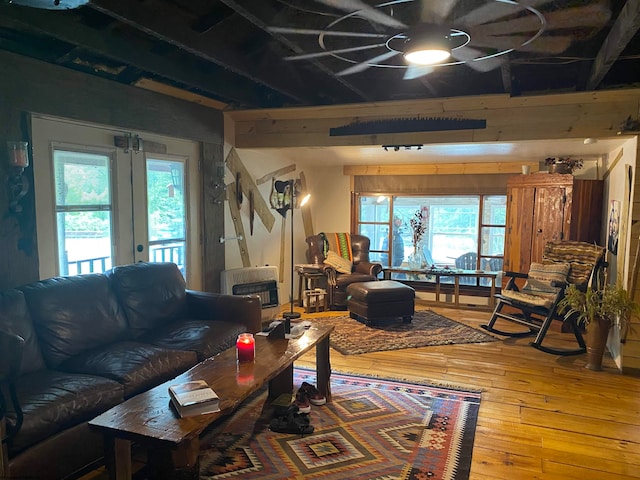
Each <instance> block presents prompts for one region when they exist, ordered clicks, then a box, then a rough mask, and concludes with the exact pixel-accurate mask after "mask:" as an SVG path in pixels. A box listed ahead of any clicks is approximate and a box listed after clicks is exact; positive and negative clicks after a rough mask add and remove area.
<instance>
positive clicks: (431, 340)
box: [312, 310, 499, 355]
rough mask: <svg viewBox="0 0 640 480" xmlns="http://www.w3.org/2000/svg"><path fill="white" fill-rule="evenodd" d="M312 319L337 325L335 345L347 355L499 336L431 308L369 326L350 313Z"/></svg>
mask: <svg viewBox="0 0 640 480" xmlns="http://www.w3.org/2000/svg"><path fill="white" fill-rule="evenodd" d="M312 321H313V322H320V323H324V324H330V325H334V326H335V327H336V328H335V330H334V331H333V332H332V333H331V338H330V340H331V346H332V347H333V348H335V349H336V350H337V351H338V352H340V353H342V354H343V355H354V354H359V353H370V352H382V351H385V350H400V349H403V348H415V347H427V346H432V345H451V344H454V343H483V342H496V341H498V340H499V339H498V338H496V337H493V336H491V335H488V334H486V333H485V332H483V331H481V330H476V329H475V328H472V327H469V326H467V325H463V324H462V323H458V322H455V321H453V320H451V319H449V318H447V317H443V316H442V315H438V314H437V313H434V312H432V311H431V310H417V311H416V312H415V315H414V316H413V320H412V321H411V323H402V320H397V321H394V322H390V323H387V324H382V325H374V326H366V325H364V324H363V323H361V322H358V321H357V320H354V319H352V318H351V317H349V316H348V315H344V316H339V317H318V318H314V319H313V320H312Z"/></svg>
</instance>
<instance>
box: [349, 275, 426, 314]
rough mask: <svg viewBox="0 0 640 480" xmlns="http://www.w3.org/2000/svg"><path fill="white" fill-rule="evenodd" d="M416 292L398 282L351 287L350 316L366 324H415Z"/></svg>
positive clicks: (353, 284)
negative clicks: (397, 320)
mask: <svg viewBox="0 0 640 480" xmlns="http://www.w3.org/2000/svg"><path fill="white" fill-rule="evenodd" d="M415 297H416V291H415V290H414V289H413V288H411V287H410V286H408V285H405V284H404V283H400V282H396V281H395V280H380V281H377V282H358V283H352V284H351V285H349V286H348V287H347V298H348V300H347V308H348V309H349V316H350V317H351V318H355V319H356V320H358V321H359V322H363V323H365V324H367V325H368V324H370V323H378V322H381V321H383V320H395V319H397V318H402V321H403V322H405V323H409V322H411V319H412V318H413V313H414V308H415Z"/></svg>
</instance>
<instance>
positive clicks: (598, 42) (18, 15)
mask: <svg viewBox="0 0 640 480" xmlns="http://www.w3.org/2000/svg"><path fill="white" fill-rule="evenodd" d="M15 1H16V2H18V3H20V2H22V3H29V2H30V3H31V4H36V5H39V6H43V5H45V6H48V5H47V4H48V3H53V2H54V1H55V0H15ZM364 1H366V3H368V4H369V5H372V6H375V8H376V9H377V10H379V11H381V12H382V13H384V14H385V15H388V16H390V15H397V16H398V17H397V18H400V19H402V20H403V21H404V22H405V23H407V24H408V23H411V21H412V20H411V19H412V18H414V17H415V15H416V11H415V10H412V8H413V9H415V8H416V6H417V5H418V4H419V3H420V0H404V1H401V2H398V1H396V2H393V3H394V4H393V5H392V6H390V7H388V6H381V0H378V1H375V0H364ZM424 1H427V0H424ZM438 1H441V0H438ZM80 3H83V2H80ZM327 3H331V2H329V1H328V0H320V1H318V0H90V1H89V3H87V4H85V5H83V6H80V7H78V8H75V9H68V10H49V9H43V8H33V7H28V6H21V5H16V4H13V3H10V0H0V49H4V50H9V51H12V52H16V53H19V54H22V55H26V56H29V57H33V58H37V59H40V60H43V61H46V62H50V63H53V64H57V65H61V66H64V67H67V68H72V69H75V70H80V71H83V72H86V73H88V74H91V75H98V76H101V77H104V78H108V79H111V80H113V81H116V82H121V83H125V84H130V85H139V86H140V85H144V84H145V82H148V83H149V82H150V83H152V84H155V85H168V86H171V87H176V88H177V89H180V90H183V91H186V92H190V93H194V94H198V95H201V96H204V97H208V98H211V99H214V100H217V101H220V102H222V103H224V104H226V105H228V108H234V109H235V108H261V107H281V106H308V105H331V104H345V103H359V102H374V101H387V100H411V99H421V98H438V97H454V96H463V95H484V94H501V93H508V94H510V95H513V96H520V95H531V94H541V93H554V92H558V93H560V92H570V91H581V90H597V89H612V88H622V87H637V86H638V85H639V84H640V35H639V34H638V33H637V31H638V27H639V26H640V19H639V18H640V0H626V1H624V0H611V1H609V0H597V1H579V0H561V1H553V2H551V1H544V0H527V1H524V0H522V1H521V2H520V4H527V5H532V6H534V7H535V8H536V9H537V10H538V11H539V12H540V13H541V14H542V15H543V16H544V19H545V23H546V28H545V31H544V33H543V34H542V35H541V36H540V37H539V38H537V39H535V40H534V41H533V42H531V44H529V45H528V46H526V47H522V48H517V49H516V50H514V51H512V52H510V53H508V54H505V55H502V56H501V57H500V60H501V62H500V64H499V66H497V67H496V68H494V69H492V70H490V71H486V72H483V71H478V70H476V69H474V68H470V67H469V65H468V64H459V65H449V66H442V67H436V68H435V69H434V71H433V72H432V73H430V74H429V75H425V76H422V77H419V78H415V79H408V80H407V79H404V78H403V77H404V76H405V73H406V68H405V67H403V66H402V65H400V64H399V63H398V62H399V61H400V60H401V55H398V56H397V58H394V59H393V61H391V60H389V61H388V65H393V68H391V67H389V68H387V67H385V66H382V67H380V66H372V67H369V68H364V69H363V70H362V71H360V72H357V73H353V74H350V75H341V74H340V72H342V71H344V70H345V69H346V68H347V67H349V66H353V65H354V64H358V63H359V62H366V61H368V60H370V59H371V58H373V57H374V56H376V55H377V54H379V52H377V53H369V51H371V52H373V50H366V51H363V52H360V51H358V52H349V53H347V54H345V55H344V57H346V58H347V60H344V59H341V58H336V57H334V56H332V55H322V56H319V57H315V58H307V59H302V60H301V59H297V60H287V59H286V57H290V56H295V55H301V54H310V53H321V52H322V51H323V50H322V46H321V45H320V44H319V37H318V35H301V34H293V33H281V32H280V33H278V32H274V31H272V29H270V28H269V27H293V28H306V29H319V30H348V31H352V32H365V33H381V34H382V36H381V38H384V35H385V34H386V32H388V31H389V30H388V28H387V27H384V26H382V25H380V24H377V23H375V22H371V21H367V20H363V19H362V18H360V17H358V16H357V15H354V16H351V17H349V18H346V19H344V18H343V17H345V15H346V16H348V13H349V8H348V6H347V5H348V4H349V2H348V1H347V2H341V1H340V0H335V3H336V4H337V7H330V6H327ZM445 3H449V4H455V9H456V16H457V17H460V18H464V17H465V15H466V14H468V13H469V12H474V14H475V13H476V12H479V11H481V10H478V8H481V7H483V5H484V6H486V5H487V4H491V5H490V7H491V8H498V7H502V6H504V5H505V4H506V5H507V7H509V6H510V5H511V4H514V3H515V2H514V1H511V0H447V2H445ZM63 4H64V0H63ZM412 4H413V5H412ZM587 8H590V10H587ZM507 13H508V12H507ZM525 13H526V14H528V15H529V16H531V14H530V12H525ZM418 15H419V12H418ZM522 16H523V14H517V15H516V14H510V15H505V16H504V17H503V18H499V19H492V21H491V22H489V24H491V23H492V22H493V23H499V25H500V26H501V28H503V29H506V30H504V31H505V32H506V33H503V37H502V38H503V39H504V42H505V49H506V48H507V47H506V46H507V45H511V44H512V43H513V37H514V36H518V35H519V34H520V32H518V28H519V26H520V25H521V24H523V23H522V22H529V24H530V23H531V19H530V18H529V19H524V20H523V19H522V18H521V17H522ZM336 20H338V23H337V24H336V25H334V26H330V24H331V23H332V22H336ZM534 20H536V19H535V18H534ZM484 27H487V25H485V26H484ZM452 28H453V27H452ZM488 28H492V26H491V25H488ZM522 28H525V27H522ZM527 28H528V27H527ZM528 34H529V36H531V33H528ZM509 37H511V38H509ZM498 38H499V37H498ZM320 40H321V41H324V42H325V43H324V45H325V48H327V49H330V50H335V49H341V48H350V47H352V46H358V45H363V44H364V43H367V42H369V43H370V42H371V40H370V39H369V38H367V39H364V40H363V39H361V38H352V37H348V38H340V37H328V36H327V37H323V38H320ZM494 40H495V38H494ZM363 42H364V43H363ZM564 44H566V45H565V46H566V49H565V48H564V46H562V45H564ZM547 45H549V51H545V48H546V46H547ZM558 45H560V47H559V46H558ZM531 50H533V51H531ZM560 50H561V51H560ZM341 56H343V55H341ZM398 59H400V60H398ZM385 62H387V61H386V60H385V61H384V62H381V63H382V64H384V63H385ZM3 68H8V66H7V65H4V66H3Z"/></svg>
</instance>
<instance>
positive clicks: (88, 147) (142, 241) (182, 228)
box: [32, 116, 202, 288]
mask: <svg viewBox="0 0 640 480" xmlns="http://www.w3.org/2000/svg"><path fill="white" fill-rule="evenodd" d="M32 128H33V158H34V162H33V163H34V181H35V197H36V212H37V232H38V253H39V259H40V276H41V278H48V277H52V276H57V275H78V274H81V273H100V272H103V271H105V270H107V269H109V268H111V267H112V266H114V265H123V264H128V263H133V262H146V261H150V262H173V263H176V264H177V265H178V266H179V268H180V270H181V271H182V273H183V275H184V276H185V279H186V280H187V283H188V285H189V287H190V288H200V287H201V283H202V279H201V276H202V269H201V262H200V261H199V260H200V258H201V248H200V237H201V236H200V222H199V221H198V219H199V201H198V199H199V197H200V188H199V184H200V182H199V179H198V176H199V174H198V161H199V149H198V144H197V142H191V141H186V140H180V139H175V138H168V137H161V136H157V135H152V134H148V133H141V132H128V131H123V130H119V129H115V128H111V127H103V126H94V125H87V124H80V123H76V122H72V121H68V120H64V119H54V118H50V117H42V116H33V117H32Z"/></svg>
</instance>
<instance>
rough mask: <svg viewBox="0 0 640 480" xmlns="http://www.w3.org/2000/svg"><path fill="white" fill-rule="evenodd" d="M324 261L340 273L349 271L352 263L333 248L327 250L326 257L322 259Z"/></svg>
mask: <svg viewBox="0 0 640 480" xmlns="http://www.w3.org/2000/svg"><path fill="white" fill-rule="evenodd" d="M324 263H326V264H327V265H331V266H332V267H333V268H335V269H336V270H337V271H338V272H340V273H351V270H352V268H353V263H351V262H350V261H349V260H347V259H346V258H344V257H341V256H340V255H338V254H337V253H336V252H334V251H333V250H329V251H328V252H327V258H325V259H324Z"/></svg>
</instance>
